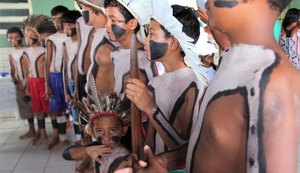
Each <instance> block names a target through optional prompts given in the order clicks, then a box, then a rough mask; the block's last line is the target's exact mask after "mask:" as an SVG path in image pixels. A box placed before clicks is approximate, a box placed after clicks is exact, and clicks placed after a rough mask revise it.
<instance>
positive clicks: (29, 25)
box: [24, 15, 49, 145]
mask: <svg viewBox="0 0 300 173" xmlns="http://www.w3.org/2000/svg"><path fill="white" fill-rule="evenodd" d="M47 19H48V17H47V16H43V15H39V16H30V17H28V18H27V19H26V20H25V21H24V25H25V41H26V44H27V45H28V46H29V47H28V48H27V49H26V50H25V52H24V57H25V59H26V62H27V63H26V65H25V68H26V73H27V74H26V77H27V78H28V85H29V86H28V87H27V91H26V93H27V94H30V97H31V103H32V112H33V113H35V115H36V117H37V119H38V127H39V133H38V136H37V137H36V138H35V139H34V140H33V145H39V144H41V143H42V142H43V141H45V140H47V134H46V130H45V114H46V113H48V110H49V109H48V108H49V102H48V101H47V100H45V97H44V96H45V95H44V94H45V74H44V63H45V49H44V47H42V46H40V45H39V41H40V35H39V33H38V32H37V30H36V27H37V26H38V25H39V24H40V23H42V22H44V21H45V20H47Z"/></svg>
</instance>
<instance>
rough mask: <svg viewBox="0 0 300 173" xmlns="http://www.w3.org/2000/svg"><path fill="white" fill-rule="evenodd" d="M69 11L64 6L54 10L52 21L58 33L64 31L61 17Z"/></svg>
mask: <svg viewBox="0 0 300 173" xmlns="http://www.w3.org/2000/svg"><path fill="white" fill-rule="evenodd" d="M67 11H69V9H68V8H67V7H65V6H62V5H58V6H56V7H54V8H52V10H51V19H52V22H53V24H54V26H55V28H56V30H57V31H61V30H62V29H63V28H62V24H61V16H62V15H63V14H64V13H65V12H67Z"/></svg>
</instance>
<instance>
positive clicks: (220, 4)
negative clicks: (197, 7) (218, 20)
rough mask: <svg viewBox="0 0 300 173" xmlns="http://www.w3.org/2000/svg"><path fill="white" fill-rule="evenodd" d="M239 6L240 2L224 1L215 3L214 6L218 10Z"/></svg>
mask: <svg viewBox="0 0 300 173" xmlns="http://www.w3.org/2000/svg"><path fill="white" fill-rule="evenodd" d="M238 4H239V2H238V1H224V0H216V1H214V6H215V7H217V8H233V7H235V6H237V5H238Z"/></svg>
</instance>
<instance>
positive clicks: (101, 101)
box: [74, 74, 130, 125]
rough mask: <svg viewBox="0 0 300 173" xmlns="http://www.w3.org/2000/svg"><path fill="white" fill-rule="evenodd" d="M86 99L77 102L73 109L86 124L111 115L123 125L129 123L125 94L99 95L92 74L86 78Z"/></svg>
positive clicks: (128, 105)
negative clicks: (102, 116) (98, 117)
mask: <svg viewBox="0 0 300 173" xmlns="http://www.w3.org/2000/svg"><path fill="white" fill-rule="evenodd" d="M88 78H89V80H88V83H87V88H88V97H87V98H85V97H84V98H83V99H82V102H78V103H77V104H76V105H75V106H74V109H75V110H76V111H78V112H79V113H80V116H81V117H82V119H83V120H85V121H86V123H89V122H92V121H93V120H94V119H95V118H96V117H97V116H101V115H112V116H115V117H117V118H119V119H120V120H121V121H122V122H123V123H124V124H125V125H127V124H129V123H130V109H129V108H130V104H129V103H128V101H127V100H126V99H125V94H123V93H121V94H120V95H116V94H115V93H114V94H109V93H99V92H97V90H96V85H95V80H94V77H93V75H92V74H90V75H89V76H88Z"/></svg>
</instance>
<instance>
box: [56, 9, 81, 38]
mask: <svg viewBox="0 0 300 173" xmlns="http://www.w3.org/2000/svg"><path fill="white" fill-rule="evenodd" d="M80 16H81V13H80V12H79V11H76V10H72V11H68V12H65V13H64V14H63V15H62V17H61V22H62V25H63V29H64V32H65V33H66V34H67V36H68V37H72V36H75V35H76V20H77V19H78V18H79V17H80Z"/></svg>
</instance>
